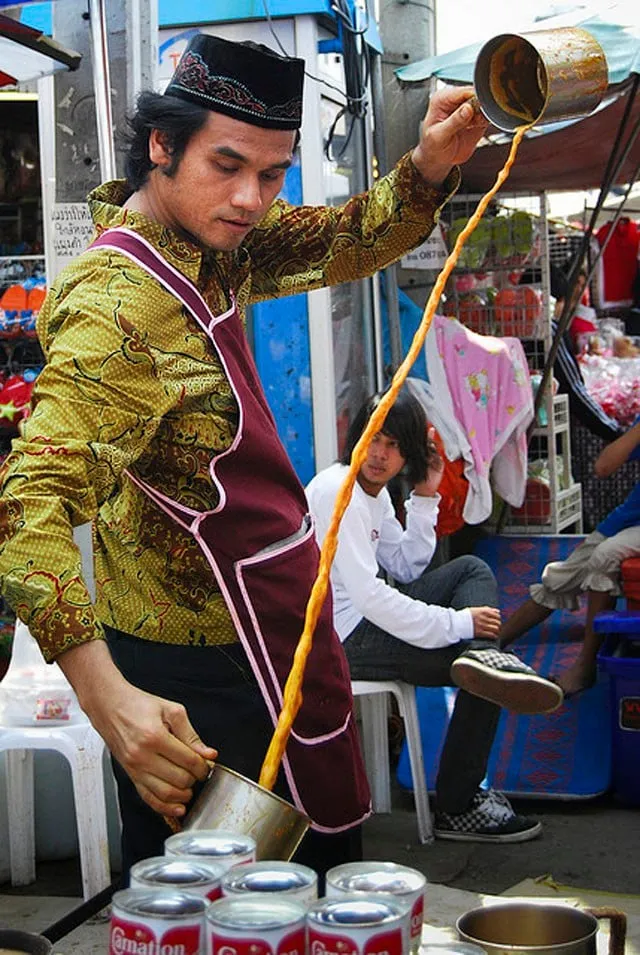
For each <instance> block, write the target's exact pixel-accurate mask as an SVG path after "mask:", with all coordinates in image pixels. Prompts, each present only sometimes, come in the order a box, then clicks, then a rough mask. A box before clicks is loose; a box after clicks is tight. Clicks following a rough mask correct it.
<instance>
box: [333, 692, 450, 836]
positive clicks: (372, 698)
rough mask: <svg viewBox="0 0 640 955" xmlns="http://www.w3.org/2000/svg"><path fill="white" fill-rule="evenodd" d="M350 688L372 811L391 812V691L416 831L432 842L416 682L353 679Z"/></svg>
mask: <svg viewBox="0 0 640 955" xmlns="http://www.w3.org/2000/svg"><path fill="white" fill-rule="evenodd" d="M351 690H352V692H353V695H354V697H358V698H359V699H360V713H361V716H362V748H363V751H364V761H365V766H366V767H367V775H368V777H369V783H370V785H371V800H372V804H373V809H374V812H391V777H390V772H389V729H388V723H387V719H388V709H387V694H388V693H392V694H393V696H394V697H395V698H396V700H397V702H398V709H399V711H400V716H401V717H402V718H403V720H404V726H405V732H406V734H407V747H408V750H409V763H410V765H411V775H412V777H413V795H414V800H415V804H416V816H417V820H418V835H419V837H420V842H421V843H423V844H424V843H428V842H433V824H432V822H431V813H430V812H429V794H428V792H427V779H426V774H425V769H424V756H423V753H422V740H421V737H420V723H419V722H418V707H417V705H416V688H415V686H411V685H410V684H409V683H403V682H401V681H400V680H384V681H383V680H380V681H378V680H352V681H351Z"/></svg>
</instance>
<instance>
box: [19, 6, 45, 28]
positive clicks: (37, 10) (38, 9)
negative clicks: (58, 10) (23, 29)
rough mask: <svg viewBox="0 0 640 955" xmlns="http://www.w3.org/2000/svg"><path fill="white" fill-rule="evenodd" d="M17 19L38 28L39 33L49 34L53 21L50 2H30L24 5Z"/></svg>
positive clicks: (28, 25)
mask: <svg viewBox="0 0 640 955" xmlns="http://www.w3.org/2000/svg"><path fill="white" fill-rule="evenodd" d="M19 19H20V22H21V23H24V25H25V26H27V27H32V28H33V29H34V30H40V32H41V33H45V34H46V35H47V36H51V31H52V30H53V23H52V16H51V4H50V3H30V4H28V5H26V6H24V7H23V8H22V11H21V13H20V17H19Z"/></svg>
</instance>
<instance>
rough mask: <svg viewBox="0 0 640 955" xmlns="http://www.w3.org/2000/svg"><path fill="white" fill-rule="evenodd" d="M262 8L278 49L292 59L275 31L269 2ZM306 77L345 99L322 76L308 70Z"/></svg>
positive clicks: (340, 92) (341, 93)
mask: <svg viewBox="0 0 640 955" xmlns="http://www.w3.org/2000/svg"><path fill="white" fill-rule="evenodd" d="M262 7H263V9H264V15H265V17H266V20H267V25H268V27H269V30H270V31H271V35H272V36H273V38H274V40H275V41H276V43H277V45H278V49H279V50H280V52H281V53H282V55H283V56H287V57H291V56H292V55H293V54H291V53H287V51H286V50H285V48H284V46H283V45H282V41H281V39H280V37H279V36H278V34H277V33H276V31H275V28H274V26H273V19H272V17H271V13H270V12H269V7H268V5H267V0H262ZM304 75H305V76H307V77H308V78H309V79H310V80H313V81H314V83H320V84H321V85H322V86H326V87H327V89H330V90H334V92H336V93H339V94H340V96H342V97H343V98H344V95H345V93H344V90H342V89H340V87H339V86H336V85H335V84H334V83H330V82H329V81H328V80H325V79H323V78H322V77H321V76H314V74H313V73H310V72H309V71H308V70H307V69H305V71H304Z"/></svg>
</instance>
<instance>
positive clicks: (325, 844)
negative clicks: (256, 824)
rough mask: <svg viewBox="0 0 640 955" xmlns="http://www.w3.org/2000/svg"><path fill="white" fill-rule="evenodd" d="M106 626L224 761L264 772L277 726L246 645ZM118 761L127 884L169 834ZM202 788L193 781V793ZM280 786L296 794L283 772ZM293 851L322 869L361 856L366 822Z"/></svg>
mask: <svg viewBox="0 0 640 955" xmlns="http://www.w3.org/2000/svg"><path fill="white" fill-rule="evenodd" d="M105 630H106V634H107V641H108V644H109V649H110V650H111V655H112V656H113V659H114V661H115V663H116V666H117V667H118V669H119V670H120V671H121V672H122V673H123V675H124V676H125V677H126V679H127V680H129V681H130V682H131V683H133V684H134V685H135V686H137V687H139V688H140V689H141V690H146V691H147V692H148V693H153V694H155V695H157V696H161V697H163V698H164V699H168V700H174V701H177V702H179V703H182V704H183V705H184V706H185V707H186V709H187V713H188V715H189V719H190V720H191V723H192V724H193V726H194V728H195V729H196V731H197V733H198V735H199V736H200V738H201V739H202V740H203V741H204V742H206V743H208V744H209V745H211V746H214V747H215V748H216V749H217V750H218V753H219V759H220V762H221V763H223V764H224V765H225V766H228V767H229V768H230V769H234V770H236V772H239V773H242V774H243V775H244V776H248V777H249V778H250V779H258V776H259V775H260V769H261V767H262V762H263V760H264V756H265V753H266V751H267V747H268V745H269V742H270V740H271V737H272V735H273V726H272V723H271V720H270V718H269V715H268V713H267V709H266V706H265V704H264V701H263V699H262V695H261V693H260V690H259V687H258V684H257V682H256V680H255V678H254V676H253V672H252V670H251V667H250V665H249V663H248V661H247V657H246V654H245V652H244V650H243V648H242V645H241V644H239V643H234V644H228V645H225V646H219V647H192V646H186V647H184V646H175V645H172V644H159V643H152V642H150V641H145V640H140V639H138V638H136V637H131V636H129V635H128V634H124V633H120V632H119V631H116V630H112V629H111V628H109V627H106V628H105ZM113 768H114V773H115V777H116V782H117V785H118V801H119V804H120V813H121V816H122V868H123V881H124V884H125V885H126V884H128V873H129V869H130V868H131V866H132V865H133V864H134V862H137V861H139V860H140V859H146V858H149V857H150V856H156V855H162V854H163V852H164V840H165V839H166V838H167V836H168V835H170V833H169V829H168V827H167V825H166V823H165V822H164V820H163V819H162V817H161V816H160V815H159V814H158V813H156V812H154V810H153V809H151V808H150V807H149V806H147V804H146V803H145V802H143V800H142V799H141V798H140V796H139V795H138V793H137V790H136V789H135V786H134V785H133V783H132V782H131V780H130V779H129V777H128V776H127V774H126V773H125V772H124V770H123V769H122V767H121V766H120V765H119V764H118V763H117V762H116V761H115V760H113ZM318 784H319V785H321V780H318ZM198 788H199V787H198V786H197V785H196V787H194V794H197V792H198ZM274 791H275V792H277V793H278V794H279V795H281V796H283V797H284V798H285V799H288V800H289V801H291V793H290V792H289V787H288V786H287V783H286V780H285V778H284V773H283V772H282V771H281V772H280V774H279V776H278V780H277V783H276V785H275V786H274ZM294 858H295V861H297V862H301V863H303V864H305V865H309V866H311V867H312V868H313V869H315V870H316V872H318V874H319V875H320V876H322V875H323V873H325V872H326V871H327V869H329V868H331V867H332V866H334V865H339V864H340V863H341V862H350V861H356V860H358V859H360V858H362V843H361V831H360V827H359V826H356V827H354V828H353V829H349V830H347V831H346V832H344V833H338V834H336V835H324V834H322V833H317V832H313V831H311V830H310V831H309V832H308V833H307V835H306V836H305V837H304V839H303V841H302V843H301V845H300V848H299V849H298V851H297V852H296V855H295V857H294Z"/></svg>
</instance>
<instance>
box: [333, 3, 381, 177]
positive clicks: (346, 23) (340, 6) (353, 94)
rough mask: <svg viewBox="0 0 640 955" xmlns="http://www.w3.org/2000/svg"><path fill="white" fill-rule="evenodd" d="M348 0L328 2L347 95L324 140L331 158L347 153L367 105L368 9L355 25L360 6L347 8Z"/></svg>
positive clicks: (334, 158) (368, 68)
mask: <svg viewBox="0 0 640 955" xmlns="http://www.w3.org/2000/svg"><path fill="white" fill-rule="evenodd" d="M349 3H350V0H332V3H331V10H332V11H333V12H334V13H335V15H336V20H337V23H338V37H339V39H340V43H341V46H342V60H343V66H344V79H345V89H346V97H347V102H346V104H345V105H344V106H343V107H342V109H341V110H340V111H339V113H338V114H337V115H336V117H335V119H334V121H333V123H332V124H331V127H330V129H329V132H328V134H327V138H326V140H325V143H324V152H325V155H326V157H327V159H329V160H330V161H332V162H335V161H336V160H338V159H340V158H341V157H342V156H344V154H345V153H346V151H347V149H348V148H349V143H350V142H351V137H352V135H353V132H354V129H355V127H356V124H357V122H358V121H359V120H362V119H364V117H365V116H366V114H367V107H368V98H367V87H368V85H369V74H370V61H369V48H368V46H367V44H366V42H365V41H364V35H365V33H366V32H367V30H368V28H369V12H368V10H365V11H364V12H365V18H364V23H363V25H362V26H358V23H357V11H358V10H359V8H358V7H356V6H355V3H353V6H352V8H350V5H349ZM352 9H353V13H352ZM346 114H349V116H350V121H349V125H348V128H347V132H346V135H345V137H344V139H343V142H342V144H341V147H340V149H339V150H338V151H337V152H335V151H334V149H333V145H334V139H335V133H336V129H337V126H338V123H339V121H340V120H341V119H342V118H343V116H345V115H346Z"/></svg>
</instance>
